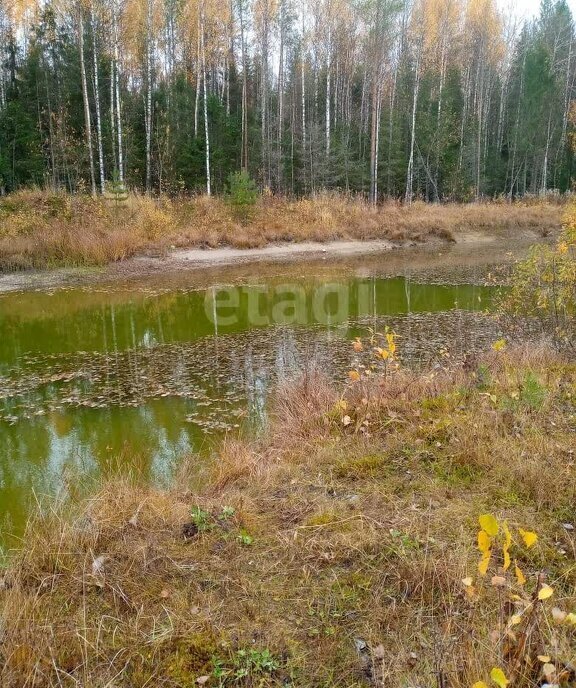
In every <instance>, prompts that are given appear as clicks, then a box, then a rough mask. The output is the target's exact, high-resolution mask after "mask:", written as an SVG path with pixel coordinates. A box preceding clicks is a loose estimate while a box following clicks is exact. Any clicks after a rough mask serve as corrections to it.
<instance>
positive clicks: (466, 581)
mask: <svg viewBox="0 0 576 688" xmlns="http://www.w3.org/2000/svg"><path fill="white" fill-rule="evenodd" d="M462 583H463V584H464V585H465V586H466V587H467V588H469V587H470V586H471V585H472V583H474V579H473V578H472V577H471V576H468V578H463V579H462Z"/></svg>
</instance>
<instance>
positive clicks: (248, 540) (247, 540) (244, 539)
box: [238, 530, 254, 546]
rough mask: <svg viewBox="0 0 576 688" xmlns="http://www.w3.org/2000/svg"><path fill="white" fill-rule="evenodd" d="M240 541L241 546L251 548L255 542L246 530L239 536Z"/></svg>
mask: <svg viewBox="0 0 576 688" xmlns="http://www.w3.org/2000/svg"><path fill="white" fill-rule="evenodd" d="M238 540H239V541H240V544H242V545H245V546H249V545H251V544H252V543H253V542H254V538H253V537H252V535H250V533H247V532H246V531H245V530H241V531H240V533H239V535H238Z"/></svg>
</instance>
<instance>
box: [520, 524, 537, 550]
mask: <svg viewBox="0 0 576 688" xmlns="http://www.w3.org/2000/svg"><path fill="white" fill-rule="evenodd" d="M518 532H519V533H520V535H521V536H522V539H523V540H524V544H525V545H526V547H528V548H530V547H532V545H535V544H536V542H537V540H538V535H536V533H533V532H532V531H530V530H522V528H518Z"/></svg>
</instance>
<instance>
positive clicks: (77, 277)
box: [0, 229, 543, 295]
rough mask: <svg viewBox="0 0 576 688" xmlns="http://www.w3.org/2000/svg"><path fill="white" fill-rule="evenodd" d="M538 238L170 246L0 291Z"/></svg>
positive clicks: (50, 272) (525, 233) (10, 280)
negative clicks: (162, 251) (160, 253)
mask: <svg viewBox="0 0 576 688" xmlns="http://www.w3.org/2000/svg"><path fill="white" fill-rule="evenodd" d="M542 240H543V239H542V235H541V234H540V233H539V232H538V231H537V230H527V229H524V230H522V231H520V232H518V233H516V234H515V235H514V236H513V237H512V236H510V232H509V231H507V232H486V231H483V230H474V229H471V230H467V231H462V232H458V233H456V234H455V236H454V240H453V241H447V240H443V239H439V238H438V237H428V238H427V239H426V240H425V241H423V242H415V241H402V242H394V241H390V240H388V239H374V240H336V241H326V242H319V241H303V242H282V243H271V244H269V245H267V246H264V247H261V248H234V247H233V246H222V247H218V248H197V247H191V248H180V249H174V250H171V251H169V252H168V253H167V254H166V255H165V256H154V255H145V254H143V255H136V256H133V257H130V258H126V259H125V260H121V261H116V262H113V263H109V264H107V265H104V266H95V267H57V268H49V269H43V270H30V271H15V272H6V273H0V295H2V294H8V293H12V292H19V291H36V290H43V289H48V290H49V289H60V288H73V287H83V286H90V285H92V284H101V283H106V282H114V283H119V282H124V281H133V280H138V279H143V278H147V277H158V276H169V275H171V274H176V273H186V272H196V271H198V270H203V269H205V270H208V269H212V268H218V267H225V268H231V267H233V266H245V265H251V264H289V263H297V262H304V261H314V260H321V261H324V260H326V259H328V258H332V259H344V258H348V257H350V258H353V257H361V256H375V255H377V254H383V255H384V254H386V255H391V254H394V255H395V256H398V255H406V254H408V253H409V252H412V251H414V252H416V251H420V252H422V251H432V250H434V249H438V248H450V249H453V248H458V247H459V246H466V249H467V251H469V250H470V249H472V250H474V246H477V247H478V248H483V247H487V246H490V245H498V244H502V243H504V244H506V247H507V248H508V250H509V249H510V248H512V247H513V246H514V245H515V244H520V245H528V244H530V243H536V242H541V241H542Z"/></svg>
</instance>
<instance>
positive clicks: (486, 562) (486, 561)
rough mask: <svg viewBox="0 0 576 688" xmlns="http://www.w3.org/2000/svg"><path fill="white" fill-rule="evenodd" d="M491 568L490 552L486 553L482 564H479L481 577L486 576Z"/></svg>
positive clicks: (481, 561)
mask: <svg viewBox="0 0 576 688" xmlns="http://www.w3.org/2000/svg"><path fill="white" fill-rule="evenodd" d="M489 566H490V550H488V551H487V552H485V553H484V555H483V556H482V559H481V560H480V563H479V564H478V572H479V573H480V575H481V576H485V575H486V573H487V571H488V567H489Z"/></svg>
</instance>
